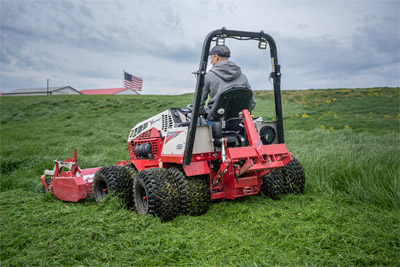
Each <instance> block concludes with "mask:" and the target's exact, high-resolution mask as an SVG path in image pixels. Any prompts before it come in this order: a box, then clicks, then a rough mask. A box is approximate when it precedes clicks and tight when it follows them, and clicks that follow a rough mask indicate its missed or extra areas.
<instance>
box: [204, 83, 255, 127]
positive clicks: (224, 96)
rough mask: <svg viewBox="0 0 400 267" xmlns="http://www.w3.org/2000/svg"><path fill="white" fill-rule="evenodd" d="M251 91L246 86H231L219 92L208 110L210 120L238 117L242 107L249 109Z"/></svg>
mask: <svg viewBox="0 0 400 267" xmlns="http://www.w3.org/2000/svg"><path fill="white" fill-rule="evenodd" d="M252 98H253V91H252V90H251V89H249V88H247V87H233V88H229V89H227V90H224V91H223V92H222V93H220V94H219V95H218V97H217V99H216V100H215V102H214V104H213V105H212V107H211V110H210V111H209V112H208V114H209V115H208V119H209V120H212V121H219V120H228V119H231V118H237V117H239V113H240V112H241V111H242V110H243V109H248V110H250V108H251V104H252Z"/></svg>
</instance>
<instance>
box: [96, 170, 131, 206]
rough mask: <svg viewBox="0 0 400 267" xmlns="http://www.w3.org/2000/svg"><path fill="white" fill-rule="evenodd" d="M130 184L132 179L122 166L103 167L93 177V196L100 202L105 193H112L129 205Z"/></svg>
mask: <svg viewBox="0 0 400 267" xmlns="http://www.w3.org/2000/svg"><path fill="white" fill-rule="evenodd" d="M132 184H133V182H132V179H131V177H130V175H129V173H128V172H127V170H126V169H125V168H124V167H122V166H107V167H103V168H101V169H99V170H98V171H97V172H96V174H95V176H94V179H93V193H94V197H95V199H96V201H97V202H100V201H101V200H103V199H104V198H105V197H106V196H107V194H113V195H116V196H118V197H119V198H121V199H122V201H123V202H124V204H126V205H129V203H130V202H132Z"/></svg>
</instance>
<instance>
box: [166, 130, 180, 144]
mask: <svg viewBox="0 0 400 267" xmlns="http://www.w3.org/2000/svg"><path fill="white" fill-rule="evenodd" d="M181 133H183V131H174V132H168V133H167V138H166V139H165V143H168V142H169V141H171V140H172V139H174V138H175V137H177V136H178V135H180V134H181Z"/></svg>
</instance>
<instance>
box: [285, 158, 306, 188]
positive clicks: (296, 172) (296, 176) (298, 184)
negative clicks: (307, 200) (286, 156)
mask: <svg viewBox="0 0 400 267" xmlns="http://www.w3.org/2000/svg"><path fill="white" fill-rule="evenodd" d="M281 172H282V175H283V177H284V179H285V181H286V182H285V192H286V193H293V194H299V193H303V192H304V187H305V183H306V176H305V173H304V169H303V167H302V166H301V164H300V162H299V160H298V159H296V158H295V157H293V159H292V161H291V162H289V163H288V164H287V165H286V166H285V167H284V168H283V169H282V170H281Z"/></svg>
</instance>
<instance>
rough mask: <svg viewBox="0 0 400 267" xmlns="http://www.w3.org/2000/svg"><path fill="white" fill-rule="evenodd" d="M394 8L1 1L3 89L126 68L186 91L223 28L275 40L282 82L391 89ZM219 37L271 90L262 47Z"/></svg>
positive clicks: (253, 0)
mask: <svg viewBox="0 0 400 267" xmlns="http://www.w3.org/2000/svg"><path fill="white" fill-rule="evenodd" d="M399 14H400V1H398V0H396V1H385V0H380V1H378V0H376V1H359V0H347V1H345V0H343V1H342V0H331V1H329V0H320V1H300V0H299V1H296V0H281V1H273V0H264V1H261V0H236V1H235V0H233V1H232V0H231V1H229V0H207V1H206V0H196V1H193V0H186V1H185V0H131V1H116V0H109V1H107V0H103V1H94V0H86V1H79V0H71V1H63V0H47V1H39V0H36V1H34V0H31V1H28V0H27V1H20V0H13V1H7V0H0V17H1V28H0V37H1V62H0V63H1V66H0V69H1V77H0V78H1V83H0V91H3V92H7V91H10V90H13V89H19V88H26V87H29V88H40V87H42V88H44V87H46V85H47V79H49V80H50V81H49V83H50V86H72V87H73V88H75V89H78V90H83V89H101V88H120V87H123V77H124V76H123V72H124V71H127V72H129V73H131V74H133V75H135V76H138V77H141V78H142V79H143V90H142V93H143V94H184V93H191V92H194V89H195V85H196V79H195V76H194V75H193V74H192V72H194V71H197V70H198V68H199V62H200V55H201V49H202V45H203V41H204V38H205V37H206V35H207V34H208V33H209V32H211V31H213V30H215V29H221V28H222V27H226V28H227V29H230V30H242V31H254V32H259V31H261V30H263V31H264V32H265V33H268V34H270V35H271V36H272V37H273V38H274V39H275V42H276V44H277V48H278V59H279V63H280V64H281V66H282V67H281V72H282V89H283V90H291V89H324V88H363V87H381V86H396V87H397V86H399V85H400V29H399V25H400V19H399ZM226 44H227V45H228V46H229V47H230V48H231V58H230V60H232V61H234V62H235V63H236V64H238V65H239V66H240V67H241V68H242V71H243V73H245V74H246V76H247V77H248V79H249V82H250V84H251V86H252V88H253V89H254V90H272V88H273V86H272V84H271V83H270V81H269V79H268V77H269V73H270V72H271V66H270V55H269V50H268V49H267V50H260V49H258V42H256V41H237V40H233V39H227V40H226ZM210 67H211V65H210V64H209V68H210ZM209 68H208V69H209Z"/></svg>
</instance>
